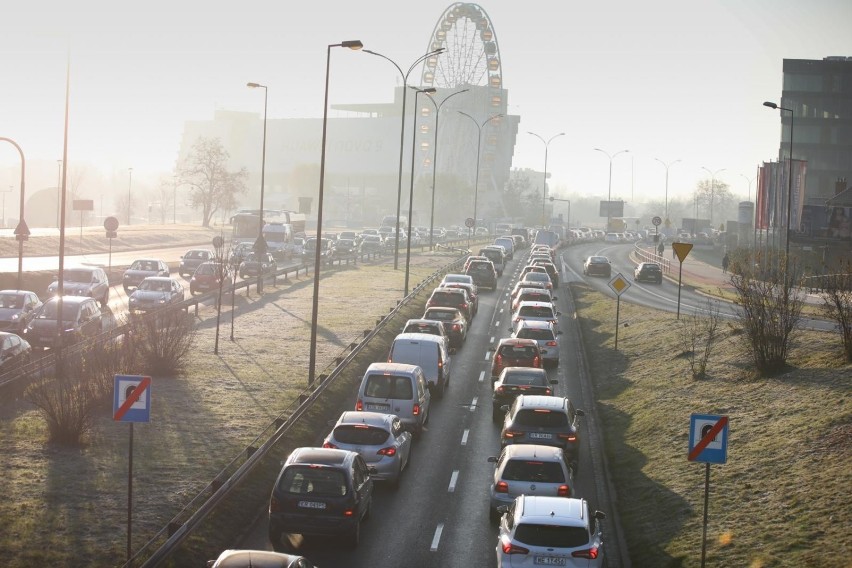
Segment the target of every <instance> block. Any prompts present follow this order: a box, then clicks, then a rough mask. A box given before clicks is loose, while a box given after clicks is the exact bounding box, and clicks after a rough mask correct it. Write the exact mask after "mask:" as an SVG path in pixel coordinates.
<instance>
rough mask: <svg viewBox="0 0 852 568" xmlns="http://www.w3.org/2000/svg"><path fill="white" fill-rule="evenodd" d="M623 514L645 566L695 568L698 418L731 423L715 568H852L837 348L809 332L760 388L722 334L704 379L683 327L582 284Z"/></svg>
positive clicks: (727, 332)
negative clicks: (694, 426) (696, 376)
mask: <svg viewBox="0 0 852 568" xmlns="http://www.w3.org/2000/svg"><path fill="white" fill-rule="evenodd" d="M573 289H574V293H575V294H576V298H577V308H578V312H579V315H580V318H581V325H582V329H583V334H584V339H585V343H586V347H587V349H588V354H589V360H590V364H591V367H592V369H591V371H592V374H593V376H594V380H595V383H596V388H597V393H598V399H599V410H600V412H601V419H602V423H603V424H604V427H605V439H606V446H607V454H608V459H609V464H610V471H611V474H612V476H613V478H614V482H615V485H616V492H617V495H618V509H619V512H620V514H621V519H622V522H623V524H624V532H625V534H626V535H627V540H628V547H629V549H630V555H631V558H632V561H633V563H634V565H636V566H698V565H699V563H700V562H699V559H700V552H701V533H702V530H701V527H702V514H703V499H704V467H703V465H702V464H692V463H688V462H687V460H686V453H687V448H688V428H689V416H690V414H691V413H693V412H696V413H709V414H726V415H728V416H729V417H730V420H731V426H730V439H729V446H728V463H727V464H725V465H716V466H712V469H711V486H710V491H711V494H710V512H709V526H708V562H709V564H710V565H713V566H750V567H754V568H757V567H769V566H849V564H848V562H849V560H848V559H849V558H850V557H852V550H850V548H852V537H850V536H849V531H848V528H849V526H852V509H850V507H849V506H848V503H847V501H848V498H847V495H848V488H849V487H850V485H852V451H850V450H852V448H850V429H852V427H850V424H852V396H850V393H852V390H850V388H849V387H850V376H852V366H850V365H844V364H843V362H842V357H841V353H840V347H839V345H838V343H837V340H836V338H834V337H832V336H830V335H829V334H823V333H817V332H803V333H802V335H801V337H800V341H799V342H798V343H797V344H796V346H795V347H794V349H793V350H792V351H791V356H790V364H791V368H790V369H789V370H788V371H787V372H785V373H783V374H781V375H778V376H776V377H774V378H771V379H757V378H755V374H754V373H753V372H752V369H751V363H750V359H749V356H748V355H747V353H746V352H745V351H744V339H743V337H742V335H741V334H740V333H739V331H738V330H737V329H736V327H735V326H733V325H727V326H725V327H723V328H722V329H721V334H720V335H721V337H720V339H719V344H718V346H717V348H716V349H715V350H714V352H713V355H712V356H711V358H710V361H709V364H708V367H707V376H706V378H705V379H704V380H701V381H696V380H693V379H692V378H691V376H690V372H689V368H688V363H687V361H686V360H685V359H684V358H683V357H682V356H681V354H680V353H679V352H678V348H677V347H676V346H677V345H678V344H679V343H678V341H677V339H678V338H677V333H678V329H679V328H678V326H677V325H675V316H674V315H672V314H668V313H663V312H656V311H651V310H645V309H643V308H639V307H637V306H631V305H622V307H621V321H622V323H623V322H629V324H630V325H629V327H627V328H622V329H621V330H620V332H619V341H618V347H619V350H618V352H615V351H614V350H613V339H614V337H613V335H614V327H613V326H614V321H615V302H614V301H613V300H611V299H609V298H606V297H604V296H602V295H600V294H598V293H595V292H593V291H591V290H590V289H589V288H588V287H586V286H583V285H578V286H574V288H573Z"/></svg>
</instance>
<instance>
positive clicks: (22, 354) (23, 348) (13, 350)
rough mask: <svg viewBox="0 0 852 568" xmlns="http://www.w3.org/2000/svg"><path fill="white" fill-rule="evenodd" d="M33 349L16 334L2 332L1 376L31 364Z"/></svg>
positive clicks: (0, 344)
mask: <svg viewBox="0 0 852 568" xmlns="http://www.w3.org/2000/svg"><path fill="white" fill-rule="evenodd" d="M32 350H33V348H32V347H31V346H30V344H29V342H27V340H25V339H21V337H20V336H18V335H17V334H14V333H9V332H6V331H0V374H5V373H9V372H11V371H14V370H15V369H19V368H20V367H22V366H23V365H26V364H27V363H29V362H30V358H31V357H32Z"/></svg>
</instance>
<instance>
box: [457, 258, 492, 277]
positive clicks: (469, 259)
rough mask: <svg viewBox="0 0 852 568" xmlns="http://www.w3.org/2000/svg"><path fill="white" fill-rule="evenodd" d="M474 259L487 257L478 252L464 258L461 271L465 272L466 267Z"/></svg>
mask: <svg viewBox="0 0 852 568" xmlns="http://www.w3.org/2000/svg"><path fill="white" fill-rule="evenodd" d="M475 260H488V257H487V256H483V255H479V254H475V255H470V256H468V257H467V258H466V259H464V267H462V272H465V273H467V267H468V266H470V263H471V262H473V261H475Z"/></svg>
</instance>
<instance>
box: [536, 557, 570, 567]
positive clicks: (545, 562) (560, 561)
mask: <svg viewBox="0 0 852 568" xmlns="http://www.w3.org/2000/svg"><path fill="white" fill-rule="evenodd" d="M533 564H536V565H538V566H565V559H564V558H559V557H558V556H536V557H535V560H534V561H533Z"/></svg>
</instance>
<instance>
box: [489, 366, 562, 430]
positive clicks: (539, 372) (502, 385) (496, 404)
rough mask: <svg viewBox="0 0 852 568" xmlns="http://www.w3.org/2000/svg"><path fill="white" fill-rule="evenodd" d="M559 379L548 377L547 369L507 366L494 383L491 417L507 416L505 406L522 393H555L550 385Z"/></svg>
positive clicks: (496, 420) (496, 418) (495, 418)
mask: <svg viewBox="0 0 852 568" xmlns="http://www.w3.org/2000/svg"><path fill="white" fill-rule="evenodd" d="M558 382H559V381H556V380H550V379H548V378H547V371H545V370H544V369H536V368H534V367H506V368H504V369H503V370H502V371H501V372H500V376H499V377H498V378H497V381H496V382H495V383H494V392H493V393H492V394H491V418H492V419H493V420H494V422H499V421H500V420H502V419H503V417H504V416H506V411H505V410H503V407H504V406H508V405H510V404H512V402H514V400H515V399H516V398H517V397H518V396H519V395H522V394H543V395H551V394H553V389H552V388H551V386H550V385H555V384H557V383H558Z"/></svg>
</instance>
